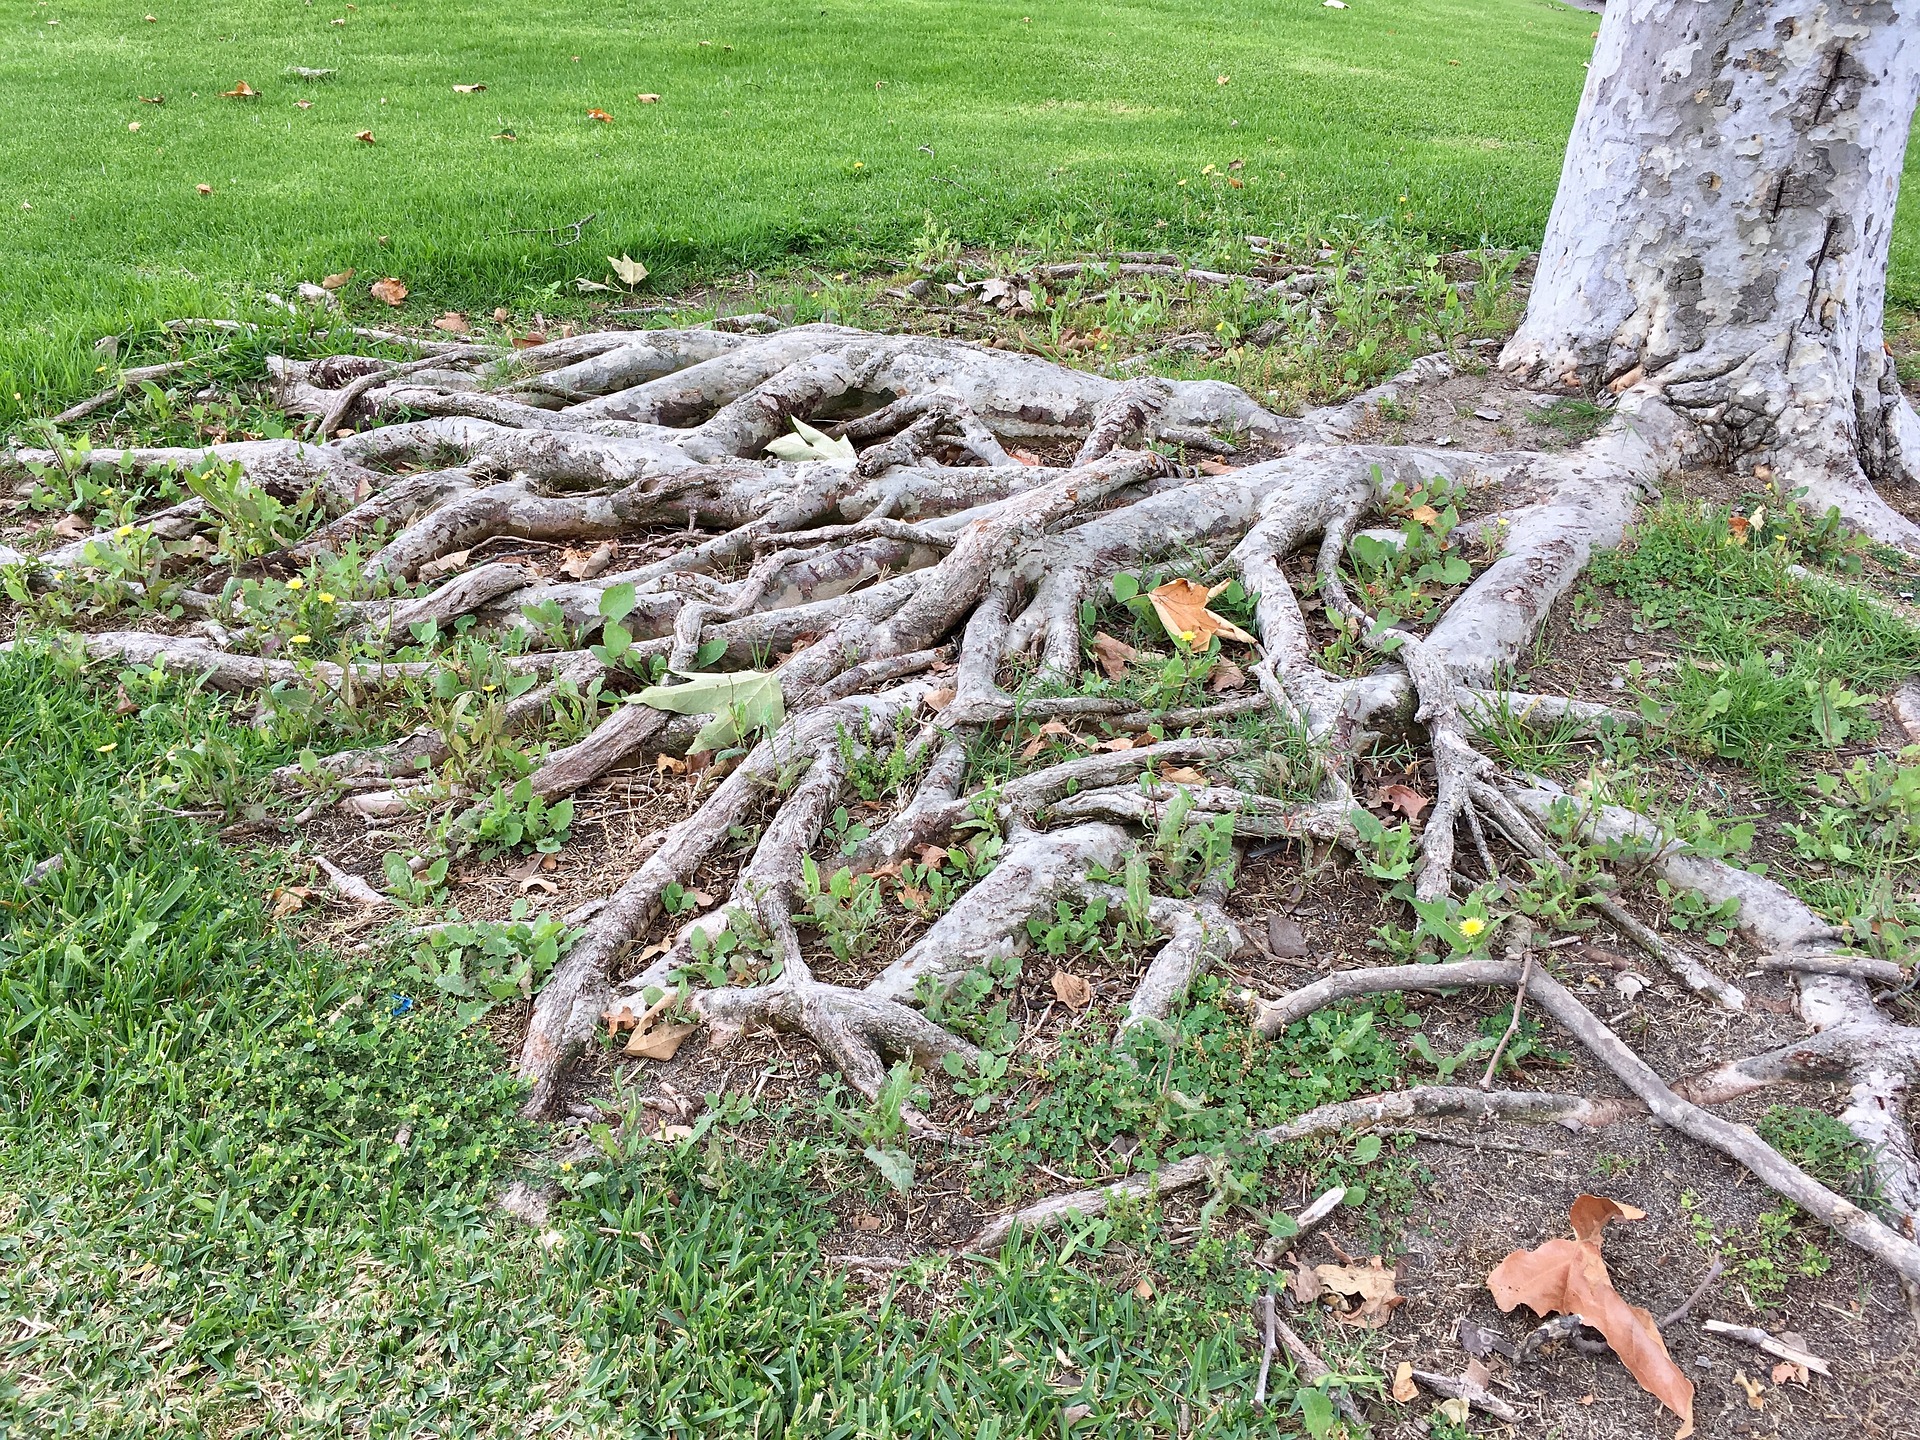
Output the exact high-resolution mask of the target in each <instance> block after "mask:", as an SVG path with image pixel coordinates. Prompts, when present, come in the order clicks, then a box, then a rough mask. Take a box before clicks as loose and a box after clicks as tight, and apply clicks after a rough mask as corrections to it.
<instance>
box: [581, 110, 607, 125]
mask: <svg viewBox="0 0 1920 1440" xmlns="http://www.w3.org/2000/svg"><path fill="white" fill-rule="evenodd" d="M587 118H588V119H589V120H598V121H599V122H600V123H601V124H602V125H611V124H612V123H613V116H611V115H609V114H608V113H607V112H606V111H604V110H589V111H587Z"/></svg>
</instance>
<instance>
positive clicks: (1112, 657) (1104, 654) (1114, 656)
mask: <svg viewBox="0 0 1920 1440" xmlns="http://www.w3.org/2000/svg"><path fill="white" fill-rule="evenodd" d="M1087 648H1088V649H1090V650H1092V651H1093V658H1094V661H1095V663H1097V664H1098V665H1099V666H1100V668H1101V670H1102V671H1104V672H1105V673H1106V677H1107V678H1108V679H1109V680H1118V679H1120V678H1121V677H1122V676H1124V675H1125V674H1126V673H1127V664H1128V662H1129V661H1131V660H1134V659H1135V658H1137V657H1138V656H1139V654H1140V652H1139V651H1138V650H1136V649H1134V648H1133V646H1131V645H1129V644H1127V642H1126V641H1124V640H1116V639H1114V637H1113V636H1111V635H1109V634H1107V632H1106V631H1104V630H1102V631H1100V632H1099V633H1098V634H1096V635H1095V636H1094V637H1093V644H1092V645H1090V646H1088V647H1087Z"/></svg>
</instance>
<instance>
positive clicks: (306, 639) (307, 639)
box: [287, 635, 313, 645]
mask: <svg viewBox="0 0 1920 1440" xmlns="http://www.w3.org/2000/svg"><path fill="white" fill-rule="evenodd" d="M287 643H288V644H289V645H311V644H312V643H313V637H312V636H311V635H296V636H294V637H293V638H292V639H291V640H289V641H288V642H287Z"/></svg>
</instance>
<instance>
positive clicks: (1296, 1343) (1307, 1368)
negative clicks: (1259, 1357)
mask: <svg viewBox="0 0 1920 1440" xmlns="http://www.w3.org/2000/svg"><path fill="white" fill-rule="evenodd" d="M1273 1333H1274V1334H1275V1335H1277V1336H1279V1337H1280V1343H1281V1344H1282V1345H1284V1346H1286V1347H1287V1354H1289V1355H1291V1356H1292V1357H1293V1363H1294V1368H1295V1369H1297V1370H1298V1371H1299V1372H1300V1374H1301V1375H1302V1376H1303V1377H1305V1379H1306V1381H1307V1383H1308V1384H1310V1385H1318V1384H1319V1383H1320V1382H1321V1381H1322V1380H1325V1379H1326V1378H1327V1377H1329V1376H1330V1375H1332V1374H1333V1371H1332V1370H1330V1369H1328V1368H1327V1362H1326V1361H1324V1360H1322V1359H1321V1358H1320V1357H1319V1356H1318V1355H1316V1354H1314V1353H1313V1347H1312V1346H1311V1345H1309V1344H1307V1342H1306V1341H1304V1340H1302V1339H1301V1338H1300V1337H1299V1335H1298V1334H1296V1333H1295V1332H1294V1328H1293V1327H1292V1326H1291V1325H1289V1324H1287V1322H1286V1321H1284V1320H1282V1319H1281V1318H1280V1317H1279V1316H1278V1315H1276V1316H1274V1317H1273ZM1326 1393H1327V1398H1328V1399H1329V1400H1331V1401H1333V1404H1334V1408H1335V1409H1337V1410H1338V1411H1339V1412H1340V1413H1341V1414H1342V1415H1344V1416H1346V1417H1347V1419H1349V1420H1351V1421H1352V1422H1353V1423H1354V1424H1356V1425H1360V1426H1364V1425H1365V1424H1366V1423H1367V1422H1366V1420H1365V1419H1363V1418H1362V1417H1361V1414H1360V1407H1359V1406H1358V1405H1356V1404H1354V1403H1353V1397H1352V1396H1351V1395H1349V1394H1347V1392H1346V1391H1345V1390H1336V1389H1334V1388H1333V1387H1332V1386H1328V1387H1327V1392H1326Z"/></svg>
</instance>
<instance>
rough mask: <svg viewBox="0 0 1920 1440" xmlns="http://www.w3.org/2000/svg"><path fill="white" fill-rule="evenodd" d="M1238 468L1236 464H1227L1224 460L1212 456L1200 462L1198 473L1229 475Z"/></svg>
mask: <svg viewBox="0 0 1920 1440" xmlns="http://www.w3.org/2000/svg"><path fill="white" fill-rule="evenodd" d="M1239 468H1240V467H1239V466H1237V465H1229V464H1227V462H1226V461H1224V460H1214V459H1212V458H1208V459H1206V460H1202V461H1201V462H1200V473H1201V474H1202V475H1231V474H1232V473H1233V472H1234V471H1235V470H1237V469H1239Z"/></svg>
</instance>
